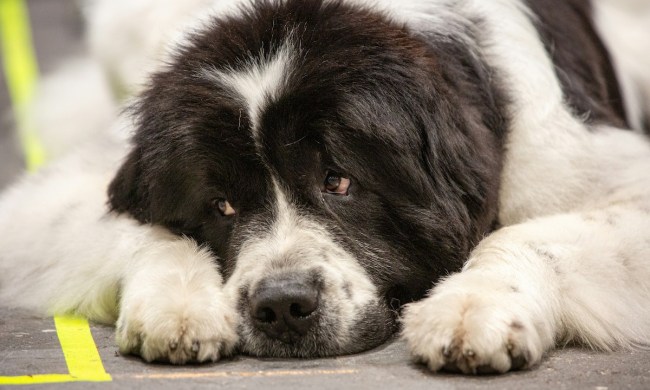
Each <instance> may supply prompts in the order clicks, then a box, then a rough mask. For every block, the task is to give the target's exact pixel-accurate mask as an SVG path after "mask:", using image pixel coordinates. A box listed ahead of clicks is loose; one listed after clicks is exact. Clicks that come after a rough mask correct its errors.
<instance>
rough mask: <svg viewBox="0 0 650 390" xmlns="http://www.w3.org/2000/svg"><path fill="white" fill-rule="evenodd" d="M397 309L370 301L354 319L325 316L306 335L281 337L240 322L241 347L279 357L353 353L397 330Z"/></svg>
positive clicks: (387, 337) (370, 345)
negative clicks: (279, 338) (271, 335)
mask: <svg viewBox="0 0 650 390" xmlns="http://www.w3.org/2000/svg"><path fill="white" fill-rule="evenodd" d="M397 328H398V323H397V313H396V312H395V311H393V310H391V309H390V308H388V306H387V305H385V304H383V303H378V304H373V305H369V306H368V307H366V308H365V309H364V311H363V312H361V313H358V314H357V315H356V316H355V318H354V319H352V320H350V319H343V318H342V317H341V316H340V315H329V316H322V317H321V320H320V321H319V323H318V325H317V326H315V327H314V328H313V329H311V330H310V331H309V332H308V333H307V334H305V335H303V336H302V337H297V336H296V337H291V336H288V337H287V339H286V340H284V341H283V340H278V339H275V338H271V337H269V336H267V335H266V334H265V333H264V332H263V331H261V330H259V329H258V328H256V327H255V326H253V325H252V321H251V319H250V318H248V319H246V320H245V321H243V323H242V324H241V325H240V329H239V334H240V344H239V351H240V352H241V353H243V354H246V355H251V356H258V357H276V358H318V357H328V356H338V355H349V354H354V353H359V352H364V351H367V350H370V349H373V348H375V347H377V346H379V345H381V344H383V343H384V342H386V341H387V340H388V339H390V338H391V336H393V335H394V334H395V332H396V331H397Z"/></svg>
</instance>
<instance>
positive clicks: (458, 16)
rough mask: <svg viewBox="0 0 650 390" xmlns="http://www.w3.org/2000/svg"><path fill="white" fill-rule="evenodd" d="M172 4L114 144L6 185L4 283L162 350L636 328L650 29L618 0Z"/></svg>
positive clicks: (478, 343) (566, 336) (643, 329)
mask: <svg viewBox="0 0 650 390" xmlns="http://www.w3.org/2000/svg"><path fill="white" fill-rule="evenodd" d="M109 3H110V2H109ZM122 3H124V2H122ZM153 3H155V4H156V5H155V7H162V6H163V5H157V4H160V2H153ZM189 3H192V6H194V7H196V9H195V10H194V11H196V10H199V11H200V12H197V13H198V14H199V16H198V18H197V20H198V22H196V23H195V24H194V25H193V27H188V28H185V29H184V31H185V34H184V35H182V36H180V37H176V39H175V40H174V41H175V42H176V43H175V45H176V46H175V49H174V52H173V54H171V55H170V57H168V58H167V59H166V60H165V65H163V66H161V67H160V68H159V69H158V70H157V71H155V72H154V73H153V74H152V75H151V77H150V80H149V82H148V84H147V86H146V87H145V88H144V89H143V90H142V92H141V93H140V94H139V97H138V98H137V101H136V103H135V104H134V105H133V106H132V109H131V110H130V114H132V116H131V118H133V123H132V124H131V123H130V122H128V120H127V121H122V122H121V123H126V125H124V126H126V128H127V130H128V128H129V127H130V126H134V136H133V139H132V143H131V147H130V149H129V150H128V154H127V156H126V157H125V158H123V156H124V149H123V148H121V147H120V142H117V144H114V143H111V144H108V143H103V144H98V145H94V146H92V147H88V148H85V149H84V150H83V151H82V152H79V153H76V154H73V155H72V156H70V157H67V158H65V159H63V160H62V161H60V162H58V163H55V164H54V165H53V166H51V167H49V168H48V169H46V170H44V171H43V172H41V173H39V174H37V175H36V176H34V177H30V178H26V179H25V180H24V181H23V182H22V183H20V184H18V185H16V186H15V187H13V188H12V189H11V190H10V191H8V192H7V193H6V194H5V195H4V197H3V198H2V200H0V283H1V284H0V287H1V288H2V290H1V293H0V294H2V295H0V296H1V297H2V303H3V304H7V303H8V304H14V305H21V306H27V307H33V308H37V309H40V310H47V311H49V312H54V313H60V312H76V313H79V314H82V315H85V316H87V317H89V318H90V319H92V320H95V321H101V322H107V323H114V322H115V321H116V325H117V331H116V332H117V342H118V344H119V347H120V350H121V351H122V352H124V353H135V354H139V355H140V356H142V357H143V358H144V359H145V360H148V361H150V360H168V361H171V362H173V363H185V362H188V361H199V362H201V361H210V360H212V361H214V360H218V359H219V358H220V357H222V356H224V355H227V354H230V353H233V352H234V351H239V352H242V353H247V354H252V355H259V356H280V357H289V356H294V357H313V356H330V355H337V354H346V353H353V352H358V351H363V350H367V349H370V348H372V347H375V346H377V345H379V344H381V343H382V342H384V341H386V340H387V339H388V338H389V337H390V336H391V335H392V334H394V333H395V331H396V330H397V325H398V324H400V323H401V326H402V331H401V332H402V336H403V337H404V338H405V339H406V340H407V342H408V345H409V348H410V350H411V353H412V355H413V356H414V357H415V359H417V360H419V361H422V362H424V363H426V364H427V365H428V366H429V367H430V368H431V369H432V370H439V369H448V370H459V371H462V372H464V373H477V372H506V371H508V370H513V369H518V368H523V367H530V366H532V365H535V364H536V363H538V362H539V361H540V359H541V358H542V356H543V354H544V353H545V351H548V350H549V349H550V348H553V347H554V346H555V345H557V344H558V343H559V344H561V343H565V342H579V343H583V344H586V345H588V346H591V347H594V348H599V349H605V350H609V349H613V348H617V347H632V346H635V345H640V344H645V343H648V342H650V143H649V142H648V139H647V138H646V136H644V135H643V134H642V128H643V123H644V122H643V121H644V118H645V119H647V118H648V117H647V116H646V115H647V114H648V112H650V110H648V108H650V104H648V100H644V98H648V97H650V94H649V92H650V82H649V80H650V79H649V78H648V76H649V75H650V50H647V48H643V47H642V45H644V44H645V45H646V46H647V47H650V45H648V42H647V39H645V40H642V41H638V42H631V41H629V40H625V39H622V38H624V37H625V35H624V34H623V33H621V32H619V31H617V30H616V29H615V28H612V27H616V26H618V24H616V23H614V22H615V19H616V17H622V16H621V15H622V14H621V13H620V10H618V9H613V8H612V9H611V10H610V11H609V12H605V8H606V7H609V4H608V3H603V4H600V3H598V4H591V3H590V2H589V1H588V0H490V1H486V0H399V1H398V0H395V1H390V0H365V1H364V0H248V1H247V0H239V1H226V0H222V1H216V2H215V1H193V2H189ZM213 3H214V4H213ZM116 4H117V5H116ZM119 4H120V2H119V1H118V2H114V5H113V6H112V7H113V8H117V7H119ZM152 12H153V11H152ZM155 12H158V13H160V14H164V12H163V11H162V10H160V9H156V10H155ZM166 12H167V13H166V14H165V15H167V17H169V18H173V17H175V15H174V12H172V11H169V10H168V11H166ZM643 12H646V15H648V10H647V7H646V8H645V10H643ZM637 17H639V18H642V17H643V15H637ZM134 18H135V17H134ZM126 20H128V19H126ZM133 24H134V25H138V21H134V22H133ZM138 27H139V28H140V29H143V30H147V29H151V30H155V29H156V28H160V26H151V25H147V24H146V23H144V22H142V23H141V24H140V25H138ZM628 27H630V28H634V26H633V25H632V23H631V22H630V23H629V24H628ZM599 36H603V37H605V38H607V41H605V42H603V41H601V38H599ZM106 39H113V40H116V39H115V38H114V37H112V36H111V37H110V38H106ZM113 44H117V43H115V42H113ZM636 44H638V45H641V46H639V47H637V46H635V45H636ZM125 45H127V46H128V43H127V44H125ZM151 46H156V45H155V44H152V45H151ZM608 49H609V50H608ZM634 50H638V52H636V53H638V55H633V54H634V53H635V51H634ZM116 52H118V53H120V55H117V56H115V57H114V58H117V60H118V62H119V61H126V60H129V59H130V57H129V55H130V52H129V51H128V50H127V49H124V50H123V51H122V52H120V51H119V50H116ZM135 55H137V53H134V56H135ZM633 57H634V58H633ZM634 61H638V63H639V64H641V65H642V66H639V67H635V65H636V63H635V62H634ZM643 61H645V65H643V64H644V62H643ZM109 68H110V66H109ZM117 68H118V67H116V69H117ZM639 69H641V71H639ZM644 72H647V73H644ZM118 73H119V72H118ZM646 124H647V122H646ZM633 129H636V131H635V130H633ZM113 151H114V152H113ZM100 152H109V153H110V155H108V156H106V157H104V156H102V157H101V158H99V157H98V155H99V154H100ZM118 165H119V169H118ZM458 271H460V272H458ZM432 287H433V288H432ZM431 288H432V289H431ZM429 289H431V290H430V291H429ZM416 301H417V302H416ZM411 302H414V303H411ZM406 304H408V305H406ZM402 305H406V306H404V307H403V310H402Z"/></svg>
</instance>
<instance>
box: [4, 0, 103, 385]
mask: <svg viewBox="0 0 650 390" xmlns="http://www.w3.org/2000/svg"><path fill="white" fill-rule="evenodd" d="M0 1H4V0H0ZM54 325H55V326H56V333H57V335H58V336H59V342H60V343H61V350H62V351H63V356H64V357H65V363H66V365H67V366H68V372H69V373H68V374H43V375H22V376H0V385H33V384H40V383H62V382H108V381H111V380H112V378H111V376H110V375H109V374H108V373H106V371H105V370H104V365H103V364H102V360H101V358H100V356H99V352H97V347H96V346H95V341H94V340H93V336H92V334H91V333H90V325H88V321H87V320H85V319H83V318H80V317H54Z"/></svg>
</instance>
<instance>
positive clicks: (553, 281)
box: [403, 191, 650, 373]
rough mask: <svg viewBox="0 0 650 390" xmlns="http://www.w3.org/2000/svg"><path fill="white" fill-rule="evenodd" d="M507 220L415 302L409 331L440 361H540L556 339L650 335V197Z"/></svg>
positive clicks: (414, 347)
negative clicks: (460, 268) (459, 269)
mask: <svg viewBox="0 0 650 390" xmlns="http://www.w3.org/2000/svg"><path fill="white" fill-rule="evenodd" d="M625 193H626V194H628V195H626V196H623V195H622V194H621V193H618V194H613V195H612V196H611V197H610V198H609V206H605V205H604V204H603V205H601V206H602V208H597V207H594V208H592V209H591V210H594V211H584V212H579V213H569V214H562V215H556V216H550V217H545V218H539V219H534V220H530V221H528V222H525V223H522V224H519V225H514V226H511V227H507V228H504V229H502V230H499V231H497V232H496V233H494V234H492V235H491V236H490V237H488V238H487V239H485V240H484V241H483V242H482V243H481V244H480V245H479V246H478V247H477V248H476V249H475V250H474V251H473V253H472V255H471V256H470V260H469V261H468V262H467V263H466V265H465V267H464V268H463V271H462V272H460V273H458V274H455V275H452V276H450V277H448V278H447V279H446V280H444V281H443V282H441V283H440V284H439V285H437V286H436V287H435V288H434V289H433V290H432V291H431V293H430V296H429V297H428V298H426V299H424V300H423V301H421V302H418V303H415V304H412V305H410V306H408V307H407V308H406V310H405V314H404V317H403V325H404V330H403V335H404V337H405V338H406V340H407V341H408V344H409V347H410V350H411V352H412V354H413V355H414V356H415V358H416V359H418V360H420V361H422V362H424V363H426V364H427V365H428V366H429V367H430V368H431V369H432V370H439V369H448V370H460V371H462V372H464V373H481V372H506V371H508V370H512V369H518V368H524V367H530V366H532V365H534V364H536V363H538V362H539V361H540V359H541V358H542V356H543V354H544V352H545V351H547V350H548V349H550V348H552V347H553V346H554V345H555V344H556V343H562V342H579V343H582V344H586V345H588V346H591V347H594V348H598V349H604V350H609V349H612V348H616V347H630V346H634V345H637V344H640V343H648V342H650V305H648V302H650V206H649V205H650V198H649V197H648V196H647V195H636V196H634V195H632V196H629V194H630V191H625Z"/></svg>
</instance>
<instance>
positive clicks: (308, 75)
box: [109, 1, 501, 356]
mask: <svg viewBox="0 0 650 390" xmlns="http://www.w3.org/2000/svg"><path fill="white" fill-rule="evenodd" d="M429 38H430V39H431V40H432V42H434V43H435V42H437V43H436V44H435V45H431V42H429V43H426V44H425V43H424V40H423V39H422V38H417V37H415V36H414V35H413V34H411V33H410V32H409V31H408V30H407V29H405V28H404V27H403V26H400V25H398V24H395V23H392V22H390V21H389V20H388V19H387V18H386V17H385V16H383V15H381V14H378V13H372V12H370V11H369V10H364V9H357V8H351V7H348V6H343V5H340V4H337V3H335V2H329V3H326V4H322V2H321V1H287V2H284V3H282V4H276V3H274V4H269V3H260V4H258V5H257V6H256V7H255V8H254V9H249V10H242V12H241V14H240V15H232V16H230V17H228V18H221V19H215V20H214V21H213V22H212V23H210V25H209V26H206V28H205V29H204V30H203V32H201V33H197V34H195V35H193V36H192V37H191V38H190V39H189V41H188V43H187V44H186V45H185V46H184V47H182V48H180V49H179V50H178V53H177V54H176V55H175V58H174V60H173V62H172V63H171V64H170V65H169V66H168V68H167V69H166V70H164V71H162V72H160V73H158V74H155V75H154V76H153V78H152V81H151V85H150V87H149V88H148V89H147V91H146V92H145V93H144V95H143V96H142V97H141V99H140V102H139V104H138V106H137V107H136V118H137V126H138V128H137V132H136V135H135V138H134V148H133V150H132V152H131V154H130V155H129V157H128V158H127V160H126V161H125V163H124V165H123V167H122V168H121V170H120V171H119V173H118V175H117V177H116V178H115V180H114V181H113V183H112V184H111V187H110V190H109V192H110V200H111V206H112V207H113V208H114V209H115V210H117V211H120V212H129V213H130V214H132V215H133V216H134V217H135V218H137V219H138V220H140V221H142V222H148V223H155V224H160V225H163V226H166V227H168V228H169V229H170V230H172V231H174V232H177V233H179V234H185V235H188V236H190V237H193V238H194V239H196V240H197V241H198V242H200V243H203V244H206V245H208V246H209V247H210V248H211V249H212V250H213V252H214V253H215V254H216V255H218V256H219V258H220V261H221V269H222V272H223V274H224V277H225V279H226V288H227V289H228V290H229V291H230V292H231V294H233V296H234V297H235V299H237V302H238V304H239V307H240V313H241V317H242V324H241V328H240V335H241V340H242V343H241V347H242V349H243V351H244V352H248V353H251V354H256V355H272V356H325V355H333V354H342V353H350V352H355V351H360V350H365V349H368V348H371V347H373V346H376V345H378V344H379V343H381V342H383V341H384V340H386V339H387V338H388V337H389V336H390V335H391V334H392V333H393V332H394V330H395V328H396V322H397V321H396V317H397V313H398V309H399V306H400V305H401V304H404V303H407V302H409V301H412V300H414V299H418V298H420V297H422V296H423V294H424V293H425V292H426V290H427V289H428V288H430V287H431V286H432V284H433V283H434V282H435V281H436V280H437V279H438V278H439V277H441V276H444V275H446V274H448V273H450V272H452V271H456V270H458V269H459V268H460V266H461V265H462V263H463V261H464V260H465V258H466V257H467V255H468V252H469V250H470V249H471V248H472V246H473V245H474V244H475V243H476V242H477V241H478V239H479V238H480V237H481V236H482V235H483V234H485V233H486V232H487V231H488V230H489V229H490V227H491V225H492V224H493V223H494V220H495V218H496V207H495V204H496V193H497V188H498V170H499V166H500V161H499V141H498V139H499V137H498V131H499V129H500V126H501V118H500V116H499V115H498V114H496V113H497V112H498V107H497V106H498V102H497V101H498V98H497V97H495V96H493V95H492V94H491V92H489V91H491V90H492V88H491V86H490V85H488V84H487V83H489V81H487V80H490V78H489V77H485V76H484V71H485V70H484V69H482V68H481V67H480V66H479V65H478V63H477V61H476V59H475V58H474V57H473V55H472V54H471V53H470V51H469V49H467V48H464V47H462V45H460V44H459V43H454V42H453V41H452V40H449V39H442V38H441V39H440V40H439V41H436V40H435V37H429Z"/></svg>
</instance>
